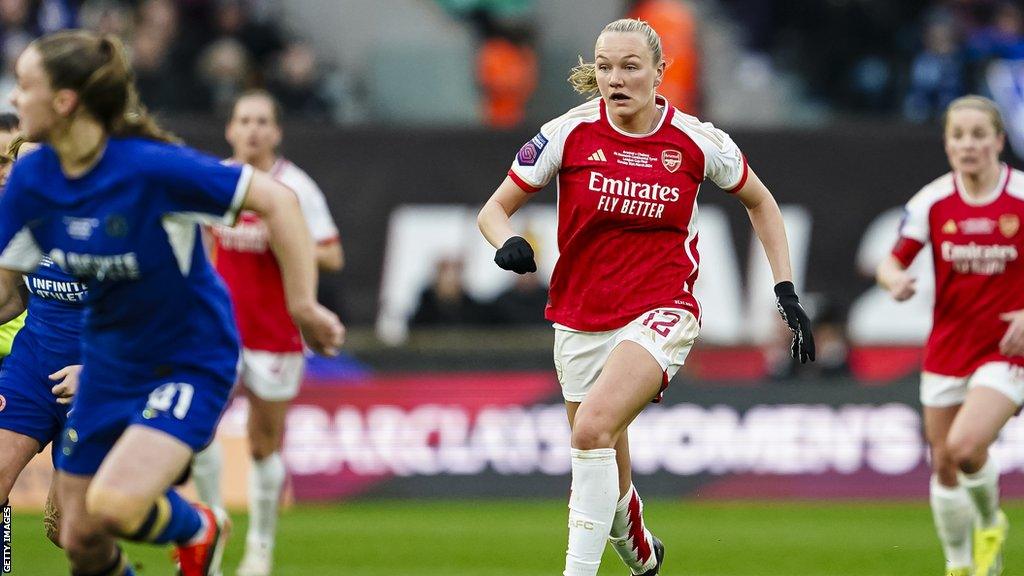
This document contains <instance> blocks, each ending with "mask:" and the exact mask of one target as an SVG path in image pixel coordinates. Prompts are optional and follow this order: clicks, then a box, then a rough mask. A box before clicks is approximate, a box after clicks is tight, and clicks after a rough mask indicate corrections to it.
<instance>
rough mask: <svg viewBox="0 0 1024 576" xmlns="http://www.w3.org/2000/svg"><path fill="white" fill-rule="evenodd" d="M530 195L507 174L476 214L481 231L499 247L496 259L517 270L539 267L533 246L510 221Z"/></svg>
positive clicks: (497, 262) (495, 255)
mask: <svg viewBox="0 0 1024 576" xmlns="http://www.w3.org/2000/svg"><path fill="white" fill-rule="evenodd" d="M529 199H530V194H529V193H528V192H526V191H525V190H523V189H522V188H520V187H519V185H518V184H516V183H515V181H514V180H512V178H510V177H508V176H506V177H505V180H504V182H502V183H501V185H500V186H498V189H497V190H495V191H494V194H492V195H491V197H490V198H489V199H488V200H487V203H485V204H484V207H483V208H481V209H480V214H478V215H477V217H476V223H477V226H479V227H480V233H482V234H483V235H484V238H486V239H487V241H488V242H490V243H491V246H494V247H495V248H497V251H496V252H495V254H494V263H495V264H497V265H498V266H500V267H501V268H503V269H505V270H511V271H512V272H515V273H517V274H525V273H527V272H536V271H537V262H536V261H535V260H534V257H533V248H532V247H531V246H530V243H529V242H527V241H526V239H525V238H523V237H522V236H520V235H518V234H517V233H516V231H515V230H514V229H513V228H512V223H511V221H510V218H512V215H513V214H515V213H516V212H517V211H518V210H519V209H520V208H522V206H523V204H526V201H527V200H529Z"/></svg>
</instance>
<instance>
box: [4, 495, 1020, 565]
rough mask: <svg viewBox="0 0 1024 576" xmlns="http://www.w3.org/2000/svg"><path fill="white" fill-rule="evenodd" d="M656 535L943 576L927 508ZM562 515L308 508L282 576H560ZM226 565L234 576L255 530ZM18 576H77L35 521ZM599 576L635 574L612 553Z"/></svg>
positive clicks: (20, 535) (240, 525)
mask: <svg viewBox="0 0 1024 576" xmlns="http://www.w3.org/2000/svg"><path fill="white" fill-rule="evenodd" d="M1004 509H1005V510H1006V512H1007V514H1008V516H1009V518H1010V523H1011V528H1010V538H1009V545H1008V549H1007V553H1006V570H1005V574H1007V576H1010V575H1013V574H1024V536H1018V534H1019V532H1018V533H1016V534H1015V530H1014V524H1016V525H1019V526H1021V527H1024V502H1014V503H1009V504H1008V505H1006V506H1005V507H1004ZM645 513H646V517H647V523H648V526H649V527H650V528H651V529H652V530H653V531H654V532H655V533H656V534H658V536H659V537H660V538H662V540H664V541H665V544H666V550H667V552H666V559H665V566H664V569H663V571H662V576H675V575H679V576H773V575H778V576H846V575H849V576H907V575H915V576H919V575H924V576H928V575H936V576H941V574H942V573H943V570H942V559H941V551H940V548H939V544H938V540H937V539H936V537H935V535H934V532H933V528H932V520H931V513H930V512H929V510H928V507H927V505H926V504H925V503H900V504H890V503H862V502H853V503H843V504H837V503H789V502H786V503H762V502H755V503H747V502H742V503H694V502H687V501H678V500H657V499H653V498H652V499H650V500H649V501H648V502H647V503H646V511H645ZM566 514H567V513H566V509H565V503H564V502H562V501H553V500H548V501H535V500H525V501H519V500H516V501H511V500H506V501H489V500H483V501H360V502H353V503H344V504H331V505H323V506H309V505H302V506H297V507H294V508H292V509H290V510H287V511H285V512H284V514H283V516H282V518H281V520H280V523H279V536H278V551H277V565H276V568H277V569H276V570H275V572H274V574H275V575H278V576H300V575H302V576H308V575H317V576H319V575H335V574H337V575H342V574H345V575H348V574H359V575H360V576H406V575H409V576H469V575H473V576H543V575H552V576H554V575H557V574H561V573H562V567H563V566H562V564H563V560H564V556H563V554H564V549H565V534H566V528H565V520H566ZM234 521H235V531H234V536H233V538H232V540H231V542H230V544H229V546H228V550H227V554H226V558H225V566H224V567H225V571H224V574H225V576H233V575H234V569H235V567H236V566H237V565H238V562H239V560H240V556H241V553H242V544H243V539H244V536H243V535H244V528H245V517H244V516H239V515H236V516H234ZM13 537H14V541H13V553H14V556H13V568H14V570H13V572H12V573H13V574H16V575H23V576H40V575H51V574H52V575H62V574H68V571H67V568H66V567H65V566H66V565H65V563H64V559H63V556H62V555H61V553H60V551H58V550H57V549H56V548H55V547H53V546H52V545H51V544H50V543H49V542H48V541H46V540H45V538H44V536H43V531H42V525H41V520H40V517H39V516H38V515H32V514H19V513H18V512H17V511H16V512H15V515H14V521H13ZM127 550H128V553H129V556H130V557H131V559H132V561H133V562H134V563H136V564H138V565H140V566H141V570H139V574H140V576H142V575H145V576H158V575H169V574H173V570H172V569H171V564H170V560H169V557H168V553H167V551H166V550H164V549H159V548H153V547H147V546H139V545H129V546H128V547H127ZM600 573H601V575H602V576H605V575H617V576H625V575H626V574H628V571H626V570H625V569H624V568H623V566H622V564H621V563H620V562H619V560H618V558H616V557H615V554H614V552H612V551H611V549H610V548H609V549H608V550H607V552H606V554H605V557H604V562H603V564H602V567H601V572H600Z"/></svg>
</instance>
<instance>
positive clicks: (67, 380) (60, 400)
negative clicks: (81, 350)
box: [50, 364, 82, 404]
mask: <svg viewBox="0 0 1024 576" xmlns="http://www.w3.org/2000/svg"><path fill="white" fill-rule="evenodd" d="M81 372H82V365H81V364H72V365H71V366H65V367H63V368H61V369H60V370H57V371H56V372H54V373H53V374H50V380H53V381H55V382H57V385H55V386H54V387H53V388H50V392H53V395H54V396H56V397H57V404H71V399H72V398H74V396H75V392H78V375H79V374H80V373H81Z"/></svg>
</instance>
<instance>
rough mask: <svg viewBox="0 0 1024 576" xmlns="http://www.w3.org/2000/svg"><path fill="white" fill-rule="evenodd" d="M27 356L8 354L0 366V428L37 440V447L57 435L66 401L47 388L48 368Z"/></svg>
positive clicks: (51, 385) (49, 384)
mask: <svg viewBox="0 0 1024 576" xmlns="http://www.w3.org/2000/svg"><path fill="white" fill-rule="evenodd" d="M42 368H43V367H42V366H40V365H39V364H37V363H33V362H31V361H30V360H29V359H27V358H21V357H15V356H8V357H7V358H5V359H4V363H3V369H0V428H3V429H5V430H10V431H11V432H17V433H18V434H24V435H25V436H28V437H30V438H34V439H35V440H36V441H38V442H39V449H40V450H42V448H43V447H44V446H46V445H47V444H49V443H50V442H56V440H57V439H59V438H60V433H61V430H63V429H64V423H65V422H67V419H68V410H69V409H70V406H68V405H67V404H58V403H57V397H56V396H54V395H53V393H52V392H50V389H51V388H52V387H53V386H54V385H55V384H56V382H52V381H50V378H49V375H50V372H49V371H46V370H45V369H42Z"/></svg>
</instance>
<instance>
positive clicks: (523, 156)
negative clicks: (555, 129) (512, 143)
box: [516, 132, 548, 166]
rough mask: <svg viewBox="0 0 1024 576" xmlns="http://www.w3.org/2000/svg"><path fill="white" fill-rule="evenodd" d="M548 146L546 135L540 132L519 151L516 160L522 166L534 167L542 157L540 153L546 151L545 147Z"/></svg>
mask: <svg viewBox="0 0 1024 576" xmlns="http://www.w3.org/2000/svg"><path fill="white" fill-rule="evenodd" d="M547 145H548V139H547V138H545V137H544V134H541V133H540V132H538V133H537V135H536V136H534V137H533V138H531V139H530V141H529V142H527V143H526V144H523V147H522V148H520V149H519V154H517V155H516V160H518V161H519V165H520V166H533V165H534V164H536V163H537V158H539V157H540V153H541V152H543V151H544V147H545V146H547Z"/></svg>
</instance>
